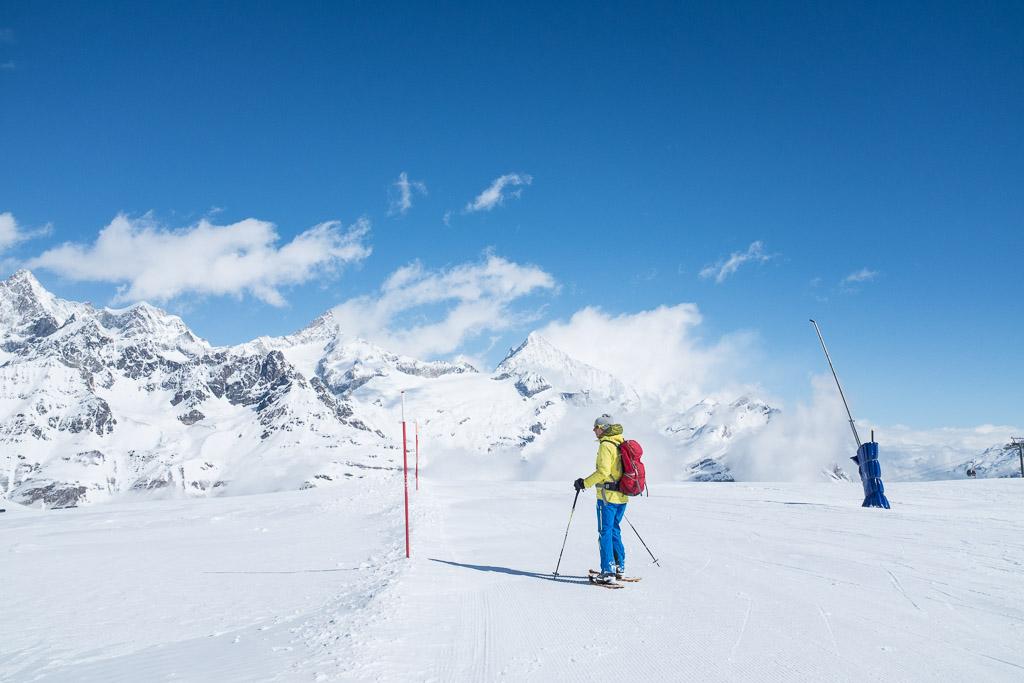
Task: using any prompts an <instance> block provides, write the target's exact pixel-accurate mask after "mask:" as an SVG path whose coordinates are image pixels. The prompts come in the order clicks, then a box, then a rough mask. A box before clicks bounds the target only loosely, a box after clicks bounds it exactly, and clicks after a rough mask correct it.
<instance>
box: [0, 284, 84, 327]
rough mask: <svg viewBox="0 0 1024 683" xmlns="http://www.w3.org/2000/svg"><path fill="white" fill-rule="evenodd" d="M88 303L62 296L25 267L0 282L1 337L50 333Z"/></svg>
mask: <svg viewBox="0 0 1024 683" xmlns="http://www.w3.org/2000/svg"><path fill="white" fill-rule="evenodd" d="M86 308H88V305H87V304H75V303H72V302H69V301H64V300H63V299H58V298H57V297H55V296H54V295H53V294H51V293H50V292H49V291H47V290H46V288H45V287H43V286H42V285H41V284H40V283H39V280H37V279H36V277H35V275H33V274H32V273H31V271H28V270H25V269H21V270H18V271H17V272H15V273H14V274H13V275H11V276H10V277H9V278H7V279H6V280H4V281H2V282H0V338H2V339H6V340H8V341H11V340H12V338H13V340H15V341H17V340H19V339H21V338H26V337H42V336H45V335H47V334H50V333H51V332H53V331H54V330H56V329H57V328H58V327H60V326H61V325H63V324H64V322H65V321H66V320H67V319H68V318H70V317H71V315H72V314H74V313H75V312H76V311H78V310H84V309H86Z"/></svg>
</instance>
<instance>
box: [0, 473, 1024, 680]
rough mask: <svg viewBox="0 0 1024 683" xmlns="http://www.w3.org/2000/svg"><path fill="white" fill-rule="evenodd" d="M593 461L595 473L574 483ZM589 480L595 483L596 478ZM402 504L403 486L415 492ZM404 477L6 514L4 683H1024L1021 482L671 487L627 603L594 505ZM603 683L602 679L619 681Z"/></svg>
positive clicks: (495, 485) (631, 543)
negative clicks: (608, 583)
mask: <svg viewBox="0 0 1024 683" xmlns="http://www.w3.org/2000/svg"><path fill="white" fill-rule="evenodd" d="M581 464H588V463H581ZM583 469H586V468H585V467H581V468H580V471H581V473H582V470H583ZM410 483H411V482H410ZM420 484H421V488H420V490H419V491H418V492H417V491H415V490H411V491H410V496H411V499H412V510H413V536H412V545H413V558H412V559H411V560H406V559H405V558H404V547H403V543H404V538H403V527H402V500H401V495H402V487H401V478H400V477H399V476H396V475H395V474H394V473H382V474H377V475H375V476H370V475H369V474H368V475H367V476H366V477H365V478H363V479H358V480H350V481H346V482H344V483H343V485H339V486H336V487H334V488H330V489H311V490H307V491H294V492H282V493H274V494H261V495H252V496H232V497H224V498H209V499H179V500H163V501H155V502H154V501H147V502H143V501H138V502H132V501H126V500H119V501H116V502H112V503H110V504H107V505H101V506H90V507H81V508H76V509H67V510H48V511H41V510H36V509H29V508H24V507H20V506H10V505H8V506H7V507H8V511H7V512H6V513H3V514H0V551H2V552H4V555H5V561H3V562H0V586H2V587H3V588H2V592H0V600H2V605H3V611H2V613H0V680H4V681H7V680H11V681H35V680H41V681H156V680H186V681H317V680H360V681H362V680H424V681H429V680H438V681H447V680H466V681H469V680H472V681H477V680H496V679H499V678H501V679H505V680H559V681H562V680H564V681H573V680H579V681H591V680H594V679H595V677H598V676H600V673H601V672H614V676H613V678H614V679H615V680H623V681H630V680H694V681H736V680H759V681H761V680H807V681H861V680H877V679H883V680H895V681H910V680H929V681H947V680H948V681H953V680H972V681H1019V680H1022V679H1024V654H1022V652H1024V650H1022V647H1021V643H1022V642H1024V590H1022V587H1021V577H1022V568H1024V540H1022V538H1021V534H1020V530H1021V528H1024V505H1022V499H1024V486H1022V482H1021V481H1020V480H1019V479H1017V480H1006V479H1004V480H977V481H948V482H929V483H897V484H892V485H890V486H889V487H888V488H887V493H888V495H889V499H890V501H891V502H892V505H893V509H892V510H888V511H886V510H876V509H863V508H861V507H859V505H860V500H861V498H860V495H861V488H860V485H859V484H852V483H846V482H836V483H819V484H791V483H786V484H748V483H723V484H699V483H666V484H659V483H656V482H652V485H654V495H652V496H651V497H649V498H643V499H639V500H634V501H632V502H631V503H630V505H629V508H628V513H627V517H628V519H630V520H631V521H632V522H633V523H634V524H635V525H636V527H637V529H638V530H639V531H640V533H641V534H642V535H643V537H644V540H645V541H647V543H648V545H649V546H650V547H651V549H652V550H653V551H654V552H655V553H656V554H657V556H658V558H659V560H660V564H661V566H660V567H657V566H653V565H652V564H651V561H650V559H649V557H648V556H647V554H646V552H645V551H644V549H643V547H642V546H641V545H640V544H639V543H638V541H637V539H636V537H635V536H634V535H633V532H632V531H630V530H629V528H628V526H627V525H624V526H625V529H624V534H625V542H626V548H627V553H628V554H629V557H628V565H629V566H628V571H629V573H631V574H638V575H640V576H642V577H643V581H642V582H640V583H638V584H630V585H627V586H626V587H625V588H624V589H622V590H617V591H608V590H605V589H602V588H596V587H592V586H590V585H588V584H587V583H586V582H585V580H584V578H583V576H584V575H585V573H586V570H587V569H588V568H591V567H594V566H595V565H596V563H597V559H596V555H597V552H596V547H595V546H596V543H595V526H596V524H595V519H594V512H593V506H594V500H593V492H587V493H585V494H584V495H582V496H581V497H580V500H579V504H578V505H577V508H576V511H575V515H574V517H573V519H572V524H571V528H570V532H569V538H568V543H567V545H566V549H565V556H564V558H563V560H562V569H561V573H562V576H561V577H559V578H558V579H555V578H554V577H552V576H551V572H552V571H553V570H554V566H555V561H556V559H557V556H558V549H559V545H560V543H561V541H562V537H563V534H564V532H565V528H566V523H567V522H568V521H569V508H570V505H571V502H572V491H571V488H570V486H569V484H568V482H564V483H537V482H534V483H528V482H517V483H507V482H479V483H477V482H464V481H459V482H456V481H444V482H442V481H436V480H428V479H423V480H421V482H420ZM609 675H610V676H611V674H609Z"/></svg>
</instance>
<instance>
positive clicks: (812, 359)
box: [0, 2, 1024, 427]
mask: <svg viewBox="0 0 1024 683" xmlns="http://www.w3.org/2000/svg"><path fill="white" fill-rule="evenodd" d="M897 4H898V5H899V6H898V7H897V6H893V5H897ZM212 5H213V4H199V3H196V4H189V3H173V4H171V3H167V4H163V3H104V2H96V3H80V4H69V3H52V4H51V3H45V2H34V3H14V2H3V3H0V150H2V152H0V158H2V159H3V162H2V163H0V212H2V213H5V214H7V215H9V216H10V220H13V221H16V225H15V227H14V228H13V229H14V230H15V231H16V234H17V235H18V237H17V239H14V238H11V239H8V240H7V243H6V244H5V245H4V247H3V251H2V252H0V258H3V259H4V261H3V262H4V264H5V266H4V267H5V271H6V272H10V271H11V270H12V269H13V268H16V267H18V266H19V265H24V264H35V266H34V267H33V270H34V272H35V273H36V274H37V276H38V277H39V278H40V280H41V281H42V282H43V284H44V285H46V286H47V287H48V288H50V289H51V290H53V291H54V292H56V293H57V294H58V295H60V296H63V297H65V298H71V299H88V300H92V301H93V302H96V303H102V304H109V303H123V301H124V300H125V295H124V292H126V291H127V292H129V294H130V293H131V292H144V291H153V290H152V288H151V289H149V290H147V289H146V288H145V286H144V284H145V282H146V281H148V282H151V283H152V282H157V283H159V282H162V280H160V279H159V277H157V278H156V280H154V279H153V276H154V274H153V273H151V272H149V271H145V272H144V269H141V270H140V269H136V270H132V269H131V268H128V269H127V270H124V269H122V270H124V272H122V273H120V274H116V273H115V274H111V275H110V276H109V277H105V276H103V273H104V272H105V270H104V268H105V266H104V264H103V263H102V262H101V261H102V258H103V254H102V253H101V252H100V251H97V250H95V249H93V246H94V243H95V242H96V240H97V236H98V235H99V233H100V231H101V230H102V229H104V228H105V227H106V226H108V225H109V224H111V222H112V221H114V219H115V217H117V216H118V215H120V214H123V215H125V216H126V217H127V219H126V220H127V221H128V223H127V226H128V227H126V228H125V230H126V231H127V234H128V237H126V238H125V239H126V241H125V242H123V243H122V244H121V246H122V247H124V248H127V249H129V253H131V252H130V250H131V249H140V250H144V249H156V250H159V249H160V248H161V247H160V245H161V244H163V242H161V239H162V237H161V236H162V235H163V236H165V237H166V236H167V235H171V236H174V235H177V236H178V237H181V235H182V234H184V233H189V232H190V231H194V230H195V228H196V225H197V224H198V222H199V221H200V220H201V219H204V218H205V219H207V220H208V221H209V222H210V223H211V224H212V225H213V226H228V225H233V224H236V223H238V222H239V221H242V220H243V219H249V218H252V219H256V220H257V221H262V222H266V223H270V224H273V225H274V226H276V227H274V228H273V230H276V238H277V241H276V242H274V241H271V242H266V241H264V242H263V243H259V240H257V243H259V244H261V247H262V248H264V249H265V250H267V254H268V257H269V261H268V263H271V262H272V264H271V265H269V266H267V268H268V269H271V270H273V269H275V268H276V270H274V273H276V275H273V276H270V275H266V274H261V275H259V276H258V278H267V277H276V278H277V279H276V280H274V282H277V283H278V285H277V286H276V287H274V291H275V292H276V294H277V295H278V296H279V297H280V298H281V300H278V301H276V305H275V302H272V301H271V302H268V299H272V298H273V296H272V295H270V294H267V292H266V291H265V290H264V294H263V295H262V296H261V295H260V294H259V292H257V291H256V289H254V288H253V287H249V288H246V287H242V286H239V288H237V291H229V290H230V286H229V285H224V286H223V287H222V288H221V290H218V291H223V292H226V293H211V292H210V291H206V290H204V289H203V287H202V286H194V283H193V284H192V285H190V284H188V282H185V284H181V283H178V284H179V285H180V291H177V290H175V291H176V294H175V295H174V296H172V297H169V298H168V299H167V300H165V301H158V302H157V303H160V304H161V305H163V306H165V307H166V308H169V309H170V310H172V311H175V312H178V313H180V314H182V315H183V317H184V318H185V319H186V321H187V322H188V323H189V324H190V325H191V326H192V327H193V328H194V329H195V330H196V331H197V332H198V333H199V334H201V335H203V336H204V337H206V338H208V339H209V340H211V341H212V342H214V343H233V342H238V341H242V340H245V339H248V338H251V337H254V336H256V335H258V334H281V333H286V332H289V331H293V330H295V329H297V328H300V327H302V326H303V325H304V324H306V323H307V322H308V321H309V320H311V319H312V318H313V317H315V316H316V315H317V314H319V313H321V312H322V311H324V310H326V309H328V308H330V307H332V306H334V305H336V304H340V303H342V302H345V301H350V300H353V299H357V298H358V297H363V298H362V299H357V301H361V302H362V305H363V308H359V307H358V306H356V307H354V308H353V310H368V309H366V307H367V306H370V307H372V306H374V305H375V304H376V303H378V302H379V301H380V300H382V299H383V296H384V295H383V294H382V293H381V291H380V288H381V286H382V283H384V282H385V281H386V280H387V278H388V277H389V276H391V275H392V274H393V273H395V272H396V271H397V270H398V269H400V268H403V267H404V266H407V265H408V264H410V263H411V262H413V261H415V260H419V262H420V263H421V270H422V272H421V273H420V275H418V276H417V277H418V278H420V279H418V280H416V282H419V283H420V284H422V285H423V286H424V287H425V286H426V285H427V284H430V283H435V284H436V283H442V284H443V283H446V282H450V277H451V274H452V272H462V273H467V272H470V271H467V270H465V269H467V268H472V267H473V265H474V264H475V266H476V267H477V268H478V270H479V268H482V267H483V265H484V264H486V263H487V259H488V258H489V256H488V254H492V255H494V256H496V257H499V258H500V259H502V260H504V261H507V262H508V263H510V264H513V265H515V266H517V267H518V268H519V270H517V271H515V277H523V278H527V279H529V278H530V277H533V276H536V275H537V272H538V271H539V272H543V273H544V274H546V275H547V276H549V277H550V280H551V281H550V283H547V284H537V285H536V286H535V287H533V288H526V289H525V291H523V292H518V291H517V293H516V295H515V296H512V297H511V298H508V299H504V300H501V301H500V302H499V304H500V305H499V306H498V307H497V309H496V310H498V311H499V312H500V315H501V316H502V317H503V318H504V319H505V324H504V325H500V326H494V327H493V329H484V330H483V331H481V332H480V333H479V334H476V335H474V334H472V333H467V334H466V335H465V337H464V338H462V339H461V343H460V344H459V347H458V348H457V349H456V350H455V351H447V350H445V351H438V349H443V345H441V346H436V345H435V347H430V348H433V349H434V352H433V355H441V356H443V355H451V353H454V352H463V353H466V354H468V355H470V356H473V357H476V358H483V359H486V360H488V361H490V362H495V361H497V360H499V359H500V357H501V355H502V353H503V351H504V350H505V349H506V348H507V347H508V346H510V345H514V344H516V343H518V341H519V340H520V339H521V338H522V337H523V336H524V335H525V333H526V332H528V331H529V330H531V329H534V328H537V327H542V326H543V325H545V324H547V323H549V322H550V321H552V320H566V319H568V318H570V316H572V315H573V314H574V313H575V312H576V311H578V310H580V309H582V308H585V307H587V306H597V307H600V308H601V309H602V311H604V312H606V313H607V314H608V315H609V316H616V315H625V314H635V313H639V312H641V311H645V310H650V309H655V308H657V307H658V306H674V305H677V304H680V303H684V302H692V303H695V304H696V305H697V306H698V307H699V309H700V312H701V314H702V316H703V319H702V322H701V323H700V325H699V326H696V327H694V328H693V329H692V330H691V332H690V334H692V335H695V336H696V337H697V338H698V339H699V340H700V341H701V342H702V343H705V344H707V345H714V344H716V343H717V342H718V341H719V340H720V339H721V338H722V337H723V335H736V334H737V333H739V334H744V335H748V336H750V337H752V340H751V339H748V341H747V344H748V351H749V353H748V354H747V358H748V362H747V363H746V364H745V366H744V367H742V368H741V369H740V371H741V372H742V373H744V376H745V377H746V378H747V379H749V380H750V381H757V382H760V383H762V384H763V385H764V386H765V387H766V388H768V389H769V390H770V391H771V392H773V393H774V394H776V395H778V396H780V397H782V398H784V399H786V400H787V401H794V400H797V399H800V398H801V397H805V396H807V395H809V393H810V388H809V383H808V377H809V375H810V374H811V373H819V372H821V371H823V370H824V369H825V366H824V360H823V358H822V356H821V353H820V349H819V347H818V346H817V339H816V337H815V336H814V334H813V330H812V328H811V327H810V325H809V324H808V322H807V319H808V318H809V317H811V316H814V317H816V318H817V319H818V320H819V321H820V322H821V324H822V328H823V331H824V333H825V335H826V340H827V341H828V342H829V345H830V350H831V351H832V352H833V355H834V357H835V360H836V362H837V365H838V369H839V371H840V376H841V378H842V379H843V381H844V384H845V385H846V386H847V388H848V389H849V393H850V395H851V402H852V403H853V406H854V408H855V410H857V412H858V413H860V414H862V415H863V414H866V415H869V416H870V417H871V418H873V419H875V420H877V421H879V422H883V423H888V424H894V423H905V424H912V425H916V426H920V427H936V426H942V425H949V426H971V425H976V424H981V423H996V424H1020V423H1021V422H1022V420H1021V419H1020V418H1021V407H1022V396H1024V389H1022V387H1024V371H1022V364H1021V361H1020V352H1019V349H1020V340H1021V339H1022V338H1024V315H1022V306H1021V300H1022V294H1024V269H1022V267H1021V260H1020V259H1021V254H1022V251H1024V250H1022V247H1024V191H1022V188H1024V127H1022V126H1021V121H1024V48H1022V47H1021V46H1022V45H1024V7H1022V6H1021V5H1020V3H984V2H983V3H970V4H967V3H962V4H943V3H920V4H917V3H872V4H857V6H856V7H847V8H841V7H825V6H821V5H820V4H811V3H786V4H776V5H772V6H768V5H767V4H766V3H752V4H749V5H745V4H724V3H707V4H704V5H699V4H697V5H693V6H687V7H680V6H678V5H679V3H664V4H652V5H645V6H644V7H643V8H637V7H635V6H633V5H628V4H603V3H599V4H595V3H581V4H579V5H571V4H569V3H563V4H559V5H558V6H557V7H551V6H550V3H537V4H533V5H520V6H517V7H511V6H509V5H508V4H505V3H502V4H498V3H494V4H487V3H466V4H464V5H461V4H458V3H436V4H430V5H429V6H428V5H427V4H426V3H422V4H411V5H402V4H387V3H359V4H355V3H344V4H343V3H326V4H321V3H312V4H304V3H260V4H259V5H254V4H252V3H237V4H232V3H215V5H216V6H212ZM403 173H404V174H406V175H405V176H404V178H405V179H406V180H407V181H409V182H410V186H409V191H410V201H411V205H410V206H409V207H408V209H407V210H405V211H401V210H400V206H399V205H397V204H396V202H397V201H399V200H400V199H401V188H400V187H399V186H398V185H397V183H399V182H401V180H400V179H401V178H402V177H403V176H401V175H400V174H403ZM502 177H505V178H506V184H505V186H504V188H503V192H502V194H501V196H502V197H503V201H502V202H501V203H500V204H499V203H495V204H494V205H493V206H492V207H491V208H490V209H489V210H477V211H469V210H467V207H468V206H470V205H471V204H472V202H474V200H475V199H476V198H477V197H478V196H480V195H481V193H483V192H484V191H485V190H486V189H487V188H488V187H490V186H492V184H493V183H494V182H495V181H496V180H498V179H499V178H502ZM510 178H511V180H509V179H510ZM416 182H419V183H422V184H423V188H425V190H426V192H425V193H423V192H421V191H419V189H418V187H417V186H416V185H415V184H414V183H416ZM516 194H517V195H518V196H516ZM446 214H447V216H448V219H447V222H446V221H445V216H446ZM361 219H362V221H363V222H362V223H358V222H359V221H360V220H361ZM325 221H340V225H338V226H334V227H333V228H330V230H333V232H330V231H329V232H328V233H325V234H327V235H328V236H327V237H324V239H327V240H328V241H330V240H334V242H330V244H332V245H333V247H339V248H340V246H339V245H340V240H343V239H345V238H346V236H347V237H348V238H351V236H352V234H351V232H350V230H351V229H352V228H351V226H353V225H362V226H368V231H367V232H366V233H365V235H363V236H362V237H360V238H359V240H357V241H358V245H360V246H361V247H365V248H366V250H372V253H369V254H366V255H360V254H355V255H354V254H351V253H350V254H348V255H347V256H338V257H337V258H334V259H331V260H328V261H325V262H312V263H310V262H303V263H304V265H303V267H301V268H291V266H290V265H289V264H291V263H292V261H289V260H287V259H285V260H281V259H280V258H278V257H279V253H278V250H279V249H281V248H282V247H283V246H284V245H286V244H289V243H290V242H291V241H292V240H294V239H295V238H296V237H297V236H299V235H302V234H303V233H305V232H306V231H308V230H309V229H310V228H312V227H313V226H316V225H319V224H321V223H324V222H325ZM47 226H48V227H47ZM250 229H251V230H252V231H255V232H252V233H249V232H246V235H247V236H249V235H252V234H255V233H256V232H258V231H259V230H266V229H267V228H266V226H264V227H259V226H254V225H253V226H249V225H247V226H244V227H243V228H240V229H239V230H243V231H245V230H250ZM147 230H148V231H149V232H148V233H146V231H147ZM133 231H134V232H133ZM174 231H177V232H174ZM211 231H212V232H211V234H212V233H213V232H216V231H215V230H214V229H213V228H211ZM43 233H45V234H43ZM145 234H148V235H149V237H150V238H145V239H144V238H142V237H139V236H140V235H143V236H144V235H145ZM261 234H264V233H261ZM307 237H308V235H307ZM65 242H70V243H73V244H75V245H77V247H75V249H73V250H71V251H65V252H63V256H61V257H60V258H58V257H57V256H54V255H53V253H54V252H53V251H52V250H54V249H56V248H57V247H58V246H59V245H61V244H63V243H65ZM0 244H3V238H2V232H0ZM312 244H313V246H314V247H316V246H318V245H321V244H323V243H322V242H316V241H314V242H313V243H312ZM179 246H180V247H182V249H180V250H179V251H180V252H182V253H185V254H186V255H187V254H188V253H189V251H190V250H192V252H193V253H196V254H200V253H205V250H206V249H207V248H208V247H207V243H206V242H202V241H195V242H188V241H186V242H182V243H181V244H180V245H179ZM350 246H351V245H350ZM118 253H124V252H118ZM339 253H340V252H339ZM46 254H50V255H49V256H46ZM734 254H735V255H737V256H738V265H737V267H736V268H735V270H730V269H726V271H725V272H724V273H723V274H722V276H721V277H719V276H718V275H719V273H722V272H723V271H722V270H721V267H722V266H723V265H725V264H726V263H727V262H728V260H729V259H730V257H731V256H733V255H734ZM275 258H277V259H278V260H277V261H274V260H273V259H275ZM40 259H41V260H40ZM128 260H129V261H132V260H133V259H128ZM197 262H198V263H202V259H199V260H198V261H197ZM733 262H734V263H737V260H736V259H734V261H733ZM275 263H276V264H277V265H273V264H275ZM282 263H283V264H284V265H281V264H282ZM43 264H48V266H44V265H43ZM193 265H195V264H193ZM342 265H343V266H344V267H339V266H342ZM187 266H188V264H187V263H178V262H173V261H168V262H167V265H166V267H164V268H163V269H162V270H163V271H164V272H163V275H166V276H168V277H172V276H173V274H174V272H175V270H176V269H178V268H182V267H187ZM531 266H532V267H533V268H534V269H535V270H529V268H530V267H531ZM140 268H141V266H140ZM303 268H306V270H303ZM459 268H463V270H462V271H459V270H458V269H459ZM289 269H291V275H292V277H290V278H289V276H288V275H287V273H284V274H282V271H289ZM702 271H703V272H705V274H706V275H705V276H704V277H702V276H701V273H702ZM268 272H269V271H268ZM168 273H170V275H168ZM472 273H473V277H476V276H478V275H479V273H478V272H477V271H472ZM445 274H447V276H446V275H445ZM156 275H157V276H159V275H160V273H157V274H156ZM221 275H222V274H220V273H219V274H213V275H211V278H216V277H220V276H221ZM850 276H855V277H854V279H853V280H848V279H847V278H849V277H850ZM858 276H859V277H858ZM446 277H448V279H445V278H446ZM146 278H149V279H148V280H146ZM258 278H257V279H258ZM431 278H433V279H431ZM172 279H173V277H172ZM268 281H269V280H266V279H263V280H258V283H263V284H265V283H266V282H268ZM190 282H191V281H190ZM119 288H121V289H120V290H119ZM118 291H121V292H122V295H121V297H118ZM486 291H487V292H490V294H489V295H490V296H497V297H499V298H500V297H501V296H502V295H500V294H495V293H494V292H495V291H496V290H486ZM128 298H131V297H130V296H129V297H128ZM146 298H153V297H152V296H147V297H146ZM282 303H283V305H282ZM457 303H459V302H453V301H451V300H443V299H431V300H428V301H425V302H424V303H423V304H422V305H421V306H419V307H416V306H411V305H410V306H407V307H404V308H403V307H402V306H401V305H397V308H396V309H395V310H396V313H395V314H394V316H393V317H392V318H391V319H389V320H387V321H385V322H383V323H381V324H382V325H390V326H391V332H394V330H395V328H396V327H397V326H402V325H410V324H411V325H422V326H428V325H430V324H431V322H432V321H436V320H438V319H443V318H444V316H445V314H446V312H447V311H449V310H450V309H451V308H452V306H453V305H456V304H457ZM435 332H437V330H435ZM423 348H427V347H423ZM428 355H431V354H428Z"/></svg>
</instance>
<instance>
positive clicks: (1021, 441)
mask: <svg viewBox="0 0 1024 683" xmlns="http://www.w3.org/2000/svg"><path fill="white" fill-rule="evenodd" d="M1010 441H1012V442H1013V443H1015V444H1016V445H1017V455H1019V456H1020V478H1021V479H1024V437H1020V436H1014V437H1010Z"/></svg>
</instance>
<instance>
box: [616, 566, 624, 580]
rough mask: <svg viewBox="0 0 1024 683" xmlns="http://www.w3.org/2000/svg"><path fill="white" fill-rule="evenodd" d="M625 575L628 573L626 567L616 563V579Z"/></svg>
mask: <svg viewBox="0 0 1024 683" xmlns="http://www.w3.org/2000/svg"><path fill="white" fill-rule="evenodd" d="M625 575H626V568H625V567H623V566H622V565H621V564H617V565H615V578H616V579H621V578H622V577H623V576H625Z"/></svg>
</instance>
